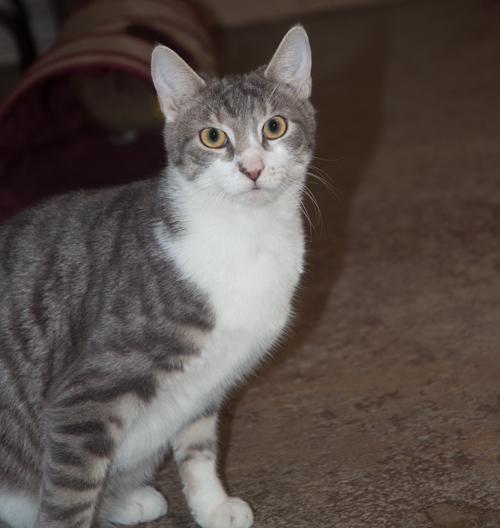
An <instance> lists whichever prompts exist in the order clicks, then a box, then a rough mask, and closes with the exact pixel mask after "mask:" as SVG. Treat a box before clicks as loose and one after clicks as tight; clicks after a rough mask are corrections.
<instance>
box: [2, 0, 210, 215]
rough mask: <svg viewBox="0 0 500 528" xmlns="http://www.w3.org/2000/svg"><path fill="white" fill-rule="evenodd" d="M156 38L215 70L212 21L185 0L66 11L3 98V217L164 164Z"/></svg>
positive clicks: (109, 0)
mask: <svg viewBox="0 0 500 528" xmlns="http://www.w3.org/2000/svg"><path fill="white" fill-rule="evenodd" d="M157 42H158V43H161V44H164V45H166V46H169V47H170V48H172V49H173V50H174V51H176V52H177V53H178V54H179V55H180V56H181V57H182V58H183V59H184V60H186V61H187V62H188V63H189V64H190V65H191V66H192V67H193V68H194V69H195V70H196V71H199V72H204V73H209V74H213V73H214V70H215V53H214V45H213V41H212V37H211V34H210V31H209V29H208V27H207V25H206V23H205V22H204V20H203V18H202V17H201V16H200V14H199V13H198V12H197V11H196V10H195V9H194V7H193V6H192V5H191V4H189V3H187V2H186V1H185V0H92V1H90V2H87V3H84V4H83V5H82V6H80V7H79V8H78V9H77V10H75V11H74V12H73V13H72V14H71V15H70V16H69V17H68V18H67V19H66V21H65V22H64V24H63V25H62V27H61V30H60V35H59V38H58V41H57V42H56V44H55V45H54V46H53V47H52V48H51V49H50V50H48V51H47V52H46V53H45V54H44V55H43V56H42V57H40V58H39V59H38V60H37V61H36V62H35V63H33V64H32V66H31V67H30V68H29V69H28V70H27V71H26V72H25V73H24V75H23V76H22V77H21V79H20V80H19V82H18V83H17V85H16V86H15V87H14V89H13V91H12V92H11V93H10V94H9V95H8V96H7V98H6V99H5V100H4V102H3V104H2V106H1V107H0V221H3V220H5V219H6V218H7V217H9V216H11V215H12V214H14V213H16V212H17V211H19V210H20V209H22V208H23V207H25V206H26V205H28V204H30V203H32V202H34V201H36V200H39V199H40V198H43V197H45V196H48V195H51V194H56V193H61V192H65V191H68V190H73V189H86V188H96V187H103V186H106V185H113V184H122V183H127V182H129V181H133V180H136V179H140V178H145V177H148V176H151V175H153V174H154V173H156V172H157V171H158V170H160V169H161V167H162V166H163V165H164V163H165V154H164V148H163V141H162V135H161V129H162V125H163V117H162V115H161V113H160V112H159V108H158V104H157V101H156V96H155V90H154V87H153V83H152V80H151V75H150V58H151V51H152V49H153V46H154V45H155V43H157Z"/></svg>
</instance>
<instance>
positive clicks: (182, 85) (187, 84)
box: [151, 46, 205, 122]
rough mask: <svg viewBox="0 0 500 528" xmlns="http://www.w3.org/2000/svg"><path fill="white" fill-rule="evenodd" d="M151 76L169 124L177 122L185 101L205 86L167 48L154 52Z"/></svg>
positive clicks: (198, 77) (157, 47)
mask: <svg viewBox="0 0 500 528" xmlns="http://www.w3.org/2000/svg"><path fill="white" fill-rule="evenodd" d="M151 76H152V78H153V83H154V85H155V88H156V92H157V94H158V100H159V102H160V107H161V111H162V112H163V115H164V116H165V118H166V120H167V122H171V121H175V120H176V119H177V117H178V115H179V113H180V111H181V108H182V105H183V103H184V101H185V100H186V99H189V98H190V97H191V96H193V95H194V94H195V93H196V92H198V91H199V90H201V89H202V88H203V87H204V86H205V81H204V80H203V79H202V78H201V77H200V76H199V75H198V74H196V73H195V72H194V71H193V70H192V69H191V68H190V67H189V66H188V65H187V64H186V63H185V62H184V61H183V60H182V59H181V58H180V57H179V55H177V53H175V52H174V51H172V50H171V49H170V48H167V47H165V46H156V48H155V49H154V50H153V55H152V57H151Z"/></svg>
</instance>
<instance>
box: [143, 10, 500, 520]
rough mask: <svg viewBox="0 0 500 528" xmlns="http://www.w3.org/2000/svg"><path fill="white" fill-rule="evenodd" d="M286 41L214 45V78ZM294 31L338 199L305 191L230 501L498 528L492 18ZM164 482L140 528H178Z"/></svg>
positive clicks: (417, 13)
mask: <svg viewBox="0 0 500 528" xmlns="http://www.w3.org/2000/svg"><path fill="white" fill-rule="evenodd" d="M290 23H291V22H287V23H283V24H272V25H266V26H259V27H255V28H249V29H244V30H241V31H234V32H231V33H228V34H225V35H224V36H223V37H222V38H221V41H220V42H221V50H222V52H223V56H224V61H223V65H224V67H225V69H226V71H228V72H236V71H238V72H239V71H245V70H247V69H249V68H253V67H255V66H257V65H259V64H262V63H265V62H266V61H267V60H268V58H269V57H270V55H271V54H272V52H273V50H274V47H275V46H276V45H277V43H278V42H279V40H280V38H281V36H282V35H283V34H284V33H285V31H286V29H287V28H288V27H289V26H290ZM303 23H304V25H305V27H306V29H307V30H308V32H309V34H310V37H311V45H312V48H313V54H314V55H313V64H314V83H313V93H314V97H313V99H314V103H315V105H316V107H317V110H318V119H319V131H318V149H317V156H318V157H319V158H328V159H336V160H337V161H321V160H319V159H317V160H316V161H315V163H314V165H315V166H316V167H318V173H320V172H321V171H325V172H326V173H327V174H328V175H329V176H330V177H331V179H332V180H333V182H334V183H335V185H336V187H337V188H338V191H337V194H338V195H339V197H340V200H339V199H337V198H336V197H335V196H334V195H333V194H331V193H329V192H327V191H326V189H325V188H324V187H323V186H321V185H311V186H310V188H311V190H313V192H314V194H315V196H316V198H317V200H318V202H319V206H320V208H321V211H322V217H323V227H322V229H321V227H320V225H319V222H316V221H314V225H315V228H316V230H317V231H318V236H316V235H314V233H313V236H312V238H311V240H312V241H311V243H310V256H309V258H308V261H309V268H308V274H307V276H306V277H305V281H304V284H303V286H304V289H303V292H302V293H301V295H300V302H299V303H298V316H297V322H296V326H295V329H294V330H293V331H292V332H291V334H290V336H289V339H288V341H287V342H286V344H285V346H284V347H283V348H282V349H281V350H280V352H279V356H278V358H277V360H276V361H275V362H274V363H273V364H271V365H269V366H267V367H266V368H265V369H264V371H263V372H261V373H260V374H259V376H258V377H256V378H255V379H252V380H251V382H250V384H249V385H248V387H247V388H246V389H245V390H243V391H242V392H241V393H240V394H238V395H237V397H236V399H235V400H233V401H232V402H231V404H230V406H229V410H228V412H227V414H226V417H225V420H224V423H223V426H224V433H225V442H224V446H223V453H224V462H223V471H224V474H225V478H226V480H227V482H228V485H229V489H230V490H231V493H234V494H237V495H240V496H241V497H244V498H245V499H246V500H248V501H249V502H250V504H251V505H252V506H253V508H254V510H255V526H256V527H260V528H278V527H280V528H281V527H292V526H293V527H336V528H347V527H349V528H351V527H352V528H365V527H366V528H381V527H390V528H392V527H404V528H428V527H429V528H430V527H432V526H436V525H437V526H443V527H450V528H469V527H474V528H476V527H477V528H483V527H484V528H485V527H488V526H489V527H496V526H500V463H499V460H500V353H499V352H500V350H499V349H500V2H498V1H493V0H491V1H480V0H474V1H473V0H470V1H461V0H451V1H432V2H429V1H422V2H408V3H407V4H405V5H400V6H391V7H387V8H382V9H373V10H369V11H359V12H353V13H345V14H339V13H335V14H331V15H330V14H325V15H324V16H318V17H314V18H311V19H306V20H304V21H303ZM314 182H315V180H312V183H314ZM310 209H311V211H312V207H311V208H310ZM312 218H313V219H314V215H312ZM174 475H175V468H173V467H171V466H170V467H169V466H167V467H166V468H165V470H164V471H162V473H161V475H160V478H159V480H158V484H159V487H160V488H161V490H162V491H164V492H165V493H166V495H167V496H169V497H170V499H171V500H170V505H171V511H170V516H169V517H167V518H166V519H165V520H164V521H161V522H158V523H156V524H151V527H153V526H158V527H160V526H163V527H174V526H175V527H184V526H186V527H191V526H194V523H192V522H191V521H190V520H189V517H188V512H187V511H186V509H185V508H184V506H183V505H182V497H181V496H180V494H179V492H178V481H177V477H175V476H174ZM433 523H434V524H433Z"/></svg>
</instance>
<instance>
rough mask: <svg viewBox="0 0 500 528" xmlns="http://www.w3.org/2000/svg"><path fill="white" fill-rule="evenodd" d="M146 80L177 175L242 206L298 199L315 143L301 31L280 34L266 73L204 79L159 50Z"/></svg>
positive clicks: (305, 41)
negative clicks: (153, 89)
mask: <svg viewBox="0 0 500 528" xmlns="http://www.w3.org/2000/svg"><path fill="white" fill-rule="evenodd" d="M152 77H153V81H154V83H155V86H156V90H157V93H158V98H159V101H160V106H161V109H162V112H163V114H164V116H165V119H166V126H165V143H166V147H167V152H168V163H169V167H170V168H171V170H172V171H173V172H175V174H177V175H181V177H183V178H184V179H185V180H186V182H190V184H191V185H193V187H196V188H199V189H203V190H205V191H206V192H208V193H215V194H216V195H218V196H226V197H229V198H231V199H233V200H235V201H237V202H241V203H249V204H251V203H266V202H269V201H270V200H273V199H274V198H275V197H277V196H280V195H284V194H289V195H291V196H292V197H297V194H299V193H300V192H301V189H302V186H303V184H304V180H305V174H306V171H307V166H308V164H309V162H310V160H311V156H312V150H313V146H314V135H315V120H314V110H313V108H312V105H311V103H310V102H309V96H310V93H311V50H310V47H309V41H308V38H307V34H306V32H305V31H304V29H303V28H302V27H300V26H297V27H294V28H292V29H291V30H290V31H289V32H288V33H287V34H286V36H285V37H284V39H283V40H282V42H281V44H280V46H279V47H278V49H277V51H276V53H275V54H274V56H273V58H272V60H271V62H270V63H269V64H268V65H267V67H265V66H264V67H261V68H259V69H258V70H256V71H255V72H252V73H250V74H248V75H244V76H228V77H225V78H223V79H216V78H209V77H203V78H202V77H200V76H199V75H197V74H196V73H195V72H194V71H193V70H192V69H191V68H190V67H189V66H188V65H187V64H186V63H185V62H184V61H183V60H182V59H181V58H180V57H179V56H178V55H176V54H175V53H174V52H173V51H172V50H170V49H169V48H166V47H164V46H157V47H156V48H155V50H154V52H153V57H152Z"/></svg>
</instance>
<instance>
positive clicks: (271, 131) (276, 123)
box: [262, 116, 286, 139]
mask: <svg viewBox="0 0 500 528" xmlns="http://www.w3.org/2000/svg"><path fill="white" fill-rule="evenodd" d="M285 132H286V121H285V119H284V118H283V117H281V116H274V117H271V119H269V121H268V122H267V123H266V124H265V125H264V128H263V129H262V133H263V134H264V137H266V138H267V139H278V138H280V137H281V136H282V135H283V134H284V133H285Z"/></svg>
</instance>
